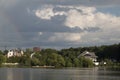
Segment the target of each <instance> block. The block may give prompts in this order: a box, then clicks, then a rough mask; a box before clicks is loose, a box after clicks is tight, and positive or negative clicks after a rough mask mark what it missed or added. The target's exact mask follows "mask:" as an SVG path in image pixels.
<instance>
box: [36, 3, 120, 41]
mask: <svg viewBox="0 0 120 80" xmlns="http://www.w3.org/2000/svg"><path fill="white" fill-rule="evenodd" d="M56 8H61V9H62V10H61V11H58V10H57V9H56ZM55 9H56V10H55ZM35 14H36V16H37V17H39V18H40V19H45V20H51V19H52V17H55V16H58V15H59V16H62V15H63V16H66V17H65V20H64V21H63V24H64V26H65V27H69V28H76V27H78V28H80V29H82V30H83V32H81V33H70V32H64V33H54V35H53V36H51V37H50V38H49V41H53V42H54V41H71V42H73V43H80V42H82V43H91V42H92V43H94V42H95V43H105V42H106V43H107V42H115V41H116V42H119V40H120V36H119V35H118V34H120V17H119V16H115V15H112V14H109V13H103V12H100V11H98V10H97V8H95V7H86V6H62V5H57V6H51V7H42V8H41V9H38V10H36V11H35ZM89 28H99V29H100V30H98V31H96V32H87V31H86V29H89ZM111 34H112V35H111ZM116 35H118V36H116Z"/></svg>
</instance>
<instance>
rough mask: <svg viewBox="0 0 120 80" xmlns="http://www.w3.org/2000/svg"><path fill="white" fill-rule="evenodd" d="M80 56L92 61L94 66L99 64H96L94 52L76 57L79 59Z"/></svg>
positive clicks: (86, 52) (85, 52)
mask: <svg viewBox="0 0 120 80" xmlns="http://www.w3.org/2000/svg"><path fill="white" fill-rule="evenodd" d="M81 56H83V57H85V58H87V59H90V60H92V61H93V63H94V64H95V65H99V62H97V56H96V55H95V53H94V52H88V51H84V52H83V53H81V54H80V55H79V56H78V57H81Z"/></svg>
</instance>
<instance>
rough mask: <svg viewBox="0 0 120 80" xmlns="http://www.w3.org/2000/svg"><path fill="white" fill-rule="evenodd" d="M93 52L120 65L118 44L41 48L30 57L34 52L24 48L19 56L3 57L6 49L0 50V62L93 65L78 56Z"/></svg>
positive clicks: (109, 63)
mask: <svg viewBox="0 0 120 80" xmlns="http://www.w3.org/2000/svg"><path fill="white" fill-rule="evenodd" d="M86 50H87V51H90V52H95V54H96V55H97V56H98V61H101V62H106V63H107V65H108V66H111V65H118V66H120V63H119V62H120V44H114V45H109V46H105V45H103V46H98V47H97V46H93V47H79V48H69V49H62V50H59V51H58V50H55V49H50V48H49V49H42V50H41V51H39V52H35V54H34V55H33V56H32V57H31V54H32V53H34V52H33V51H32V49H26V51H25V52H24V55H23V56H21V57H10V58H7V60H6V58H5V56H4V55H3V54H4V53H6V52H7V51H3V52H2V51H0V64H2V63H3V62H5V61H6V62H10V63H15V62H18V63H20V64H21V65H24V66H55V67H93V62H92V61H91V60H90V59H86V58H84V57H78V56H79V55H80V54H81V53H82V52H84V51H86Z"/></svg>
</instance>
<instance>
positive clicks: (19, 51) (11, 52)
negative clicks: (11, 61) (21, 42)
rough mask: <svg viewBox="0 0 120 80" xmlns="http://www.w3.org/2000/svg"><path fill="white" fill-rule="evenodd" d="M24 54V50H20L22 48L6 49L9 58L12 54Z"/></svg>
mask: <svg viewBox="0 0 120 80" xmlns="http://www.w3.org/2000/svg"><path fill="white" fill-rule="evenodd" d="M23 54H24V52H23V51H22V50H20V49H19V50H18V49H11V50H9V51H8V53H7V57H8V58H9V57H13V56H18V57H20V56H22V55H23Z"/></svg>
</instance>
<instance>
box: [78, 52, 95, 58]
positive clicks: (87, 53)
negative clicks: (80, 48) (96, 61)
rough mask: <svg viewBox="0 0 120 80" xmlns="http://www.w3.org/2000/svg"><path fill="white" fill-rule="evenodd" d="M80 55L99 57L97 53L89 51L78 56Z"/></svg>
mask: <svg viewBox="0 0 120 80" xmlns="http://www.w3.org/2000/svg"><path fill="white" fill-rule="evenodd" d="M80 56H86V57H93V58H97V56H96V55H95V53H94V52H89V51H84V52H83V53H81V54H80V55H79V56H78V57H80Z"/></svg>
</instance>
